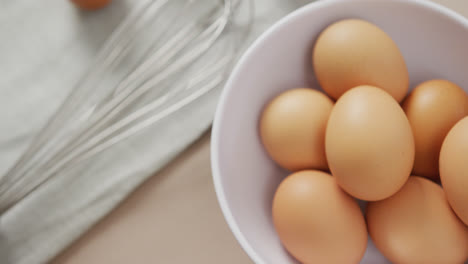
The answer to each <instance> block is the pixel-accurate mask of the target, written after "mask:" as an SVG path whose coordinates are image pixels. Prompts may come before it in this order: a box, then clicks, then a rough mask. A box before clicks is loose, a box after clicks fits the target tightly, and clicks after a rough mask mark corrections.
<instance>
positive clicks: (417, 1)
mask: <svg viewBox="0 0 468 264" xmlns="http://www.w3.org/2000/svg"><path fill="white" fill-rule="evenodd" d="M344 1H349V0H321V1H319V0H317V1H314V2H312V3H310V4H307V5H305V6H303V7H300V8H298V9H296V10H294V11H293V12H291V13H289V14H287V15H286V16H284V17H282V18H281V19H280V20H278V21H277V22H275V23H273V24H272V25H270V26H269V27H268V28H267V30H265V31H264V32H263V33H261V34H260V36H259V37H257V38H256V40H255V41H253V43H252V44H250V46H249V47H248V48H247V50H246V51H245V52H244V54H243V55H242V56H241V58H240V59H239V61H238V62H237V63H236V65H235V66H234V68H233V70H232V71H231V74H230V75H229V78H228V80H227V82H226V84H225V85H224V89H223V91H222V93H221V96H220V99H219V102H218V106H217V107H216V112H215V116H214V120H213V127H212V133H211V147H210V152H211V155H210V156H211V157H210V158H211V171H212V177H213V183H214V188H215V192H216V196H217V199H218V203H219V206H220V207H221V211H222V213H223V215H224V219H225V221H226V222H227V224H228V226H229V228H230V230H231V232H232V233H233V235H234V237H235V238H236V240H237V242H238V243H239V245H240V246H241V247H242V249H243V250H244V251H245V252H246V253H247V255H248V256H249V257H250V259H251V260H252V261H253V262H254V263H257V264H264V263H266V262H265V261H264V260H263V259H262V258H261V257H260V256H259V255H258V254H257V252H256V251H255V250H254V249H253V247H252V246H251V245H250V243H249V242H248V241H247V239H246V238H245V236H244V234H243V233H242V231H241V230H240V228H239V226H238V224H237V221H236V220H235V218H234V216H233V215H232V212H231V209H230V208H229V206H228V202H227V199H226V196H225V193H224V189H223V183H222V177H221V170H220V167H219V149H220V140H221V138H220V130H221V124H222V120H223V119H224V112H225V105H226V101H227V99H228V97H229V95H230V94H231V92H232V91H233V90H234V83H235V79H236V76H237V75H238V74H239V72H240V71H241V69H242V68H243V67H244V65H245V64H246V61H247V58H249V57H250V56H251V54H253V53H254V52H255V51H256V50H257V47H258V46H260V43H263V42H264V41H265V40H266V39H267V38H268V36H270V35H271V34H272V33H274V32H275V31H278V30H279V29H280V28H282V27H284V26H286V25H287V24H290V23H291V22H292V21H293V20H294V19H295V18H296V17H300V16H302V15H305V14H306V13H308V12H311V11H312V10H314V9H318V8H322V7H326V6H332V5H336V4H339V3H340V2H344ZM357 1H360V2H367V1H369V0H357ZM393 1H394V2H399V3H403V4H413V5H418V6H420V7H423V8H427V9H429V10H431V11H434V12H437V13H439V14H441V15H443V16H446V17H448V18H450V19H452V20H454V21H456V22H458V23H460V24H462V25H463V26H464V27H466V28H467V29H468V18H467V17H465V16H463V15H461V14H459V13H457V12H456V11H454V10H452V9H450V8H448V7H446V6H443V5H441V4H438V3H435V2H433V1H427V0H393Z"/></svg>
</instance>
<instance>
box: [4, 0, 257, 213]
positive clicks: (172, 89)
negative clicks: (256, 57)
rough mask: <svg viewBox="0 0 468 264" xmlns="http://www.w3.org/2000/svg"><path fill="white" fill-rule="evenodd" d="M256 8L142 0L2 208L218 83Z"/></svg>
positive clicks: (18, 169) (27, 158)
mask: <svg viewBox="0 0 468 264" xmlns="http://www.w3.org/2000/svg"><path fill="white" fill-rule="evenodd" d="M140 3H141V2H140ZM252 12H253V1H249V0H223V1H219V0H218V1H216V0H198V1H194V0H154V1H145V2H143V3H142V4H141V5H140V6H139V7H138V8H136V10H134V12H132V13H131V14H130V15H129V16H128V17H127V18H126V19H125V20H124V21H123V22H122V23H121V25H120V26H119V27H118V28H117V29H116V30H115V31H114V32H113V34H112V35H111V36H110V38H109V39H108V40H107V41H106V43H105V45H104V46H103V48H102V49H101V52H100V53H99V54H98V56H97V58H96V61H95V63H94V65H92V66H91V67H90V69H89V70H88V72H87V73H86V74H85V76H84V77H83V79H82V80H81V81H80V82H79V83H78V84H77V85H76V86H75V88H74V89H73V92H72V93H71V94H70V95H69V97H68V98H67V99H66V100H65V101H64V103H63V104H62V106H61V107H60V108H59V110H58V111H57V113H56V114H55V115H54V117H53V118H52V119H51V120H50V121H49V122H48V124H47V125H46V126H45V127H44V128H43V130H42V132H41V133H40V134H39V135H38V136H37V137H36V138H35V140H34V141H33V143H32V144H31V145H30V147H29V148H28V150H27V151H26V152H25V153H24V154H23V155H22V156H21V158H20V159H19V160H18V161H17V162H16V163H15V165H14V166H13V167H12V168H11V169H10V170H9V171H8V172H7V173H6V174H5V175H3V176H1V177H0V213H2V212H4V211H5V210H7V209H9V208H11V207H13V206H14V205H15V204H16V203H17V202H18V201H20V200H21V199H23V198H24V197H26V196H27V195H28V194H29V193H31V192H32V191H34V190H35V189H36V188H38V187H39V186H40V185H41V184H43V183H44V182H46V181H47V180H48V179H50V178H51V177H54V176H57V175H60V174H61V173H63V172H64V171H66V170H67V169H68V168H70V167H72V166H75V165H77V164H79V163H80V162H81V161H83V160H86V159H89V158H92V157H95V156H96V155H97V154H99V153H100V152H102V151H103V150H105V149H107V148H110V147H112V146H113V145H115V144H117V143H119V142H121V141H123V140H125V139H126V138H128V137H131V136H134V135H136V134H138V132H140V131H142V130H143V129H145V128H147V127H149V126H151V125H153V124H155V123H157V122H158V121H160V120H162V119H163V118H166V117H167V116H169V115H171V114H172V113H174V112H176V111H178V110H179V109H181V108H182V107H184V106H186V105H188V104H190V103H191V102H193V101H195V100H196V99H197V98H200V97H201V96H203V95H204V94H206V93H208V92H209V91H211V90H213V89H214V88H216V87H219V86H220V85H221V84H222V83H223V82H224V81H225V79H226V75H227V73H228V72H229V69H230V67H231V65H232V63H233V61H234V60H235V58H236V57H237V56H238V53H239V49H240V47H242V44H243V42H244V41H245V40H246V37H247V36H248V33H249V27H250V23H251V21H252V19H253V15H252ZM240 14H243V15H244V16H241V15H240Z"/></svg>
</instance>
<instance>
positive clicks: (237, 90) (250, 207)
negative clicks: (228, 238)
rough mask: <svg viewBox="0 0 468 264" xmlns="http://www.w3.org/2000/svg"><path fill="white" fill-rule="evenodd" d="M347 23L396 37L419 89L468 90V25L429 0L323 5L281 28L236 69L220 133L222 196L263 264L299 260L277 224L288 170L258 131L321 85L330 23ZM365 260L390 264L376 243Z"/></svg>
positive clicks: (215, 149)
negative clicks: (314, 55) (323, 35)
mask: <svg viewBox="0 0 468 264" xmlns="http://www.w3.org/2000/svg"><path fill="white" fill-rule="evenodd" d="M344 18H361V19H365V20H368V21H370V22H372V23H375V24H376V25H378V26H379V27H381V28H382V29H383V30H384V31H386V32H387V33H388V34H389V35H390V36H391V37H392V38H393V40H394V41H395V42H396V43H397V45H398V46H399V48H400V50H401V51H402V53H403V55H404V57H405V60H406V63H407V66H408V69H409V73H410V83H411V87H414V85H415V84H418V83H420V82H422V81H425V80H428V79H435V78H444V79H448V80H451V81H453V82H455V83H457V84H458V85H460V86H462V87H463V88H464V89H465V90H467V91H468V72H467V69H468V52H467V47H468V23H467V22H466V20H465V19H464V18H462V17H461V16H459V15H457V14H455V13H454V12H452V11H449V10H448V9H446V8H442V7H440V6H438V5H435V4H432V3H430V2H429V1H425V0H394V1H375V0H353V1H347V0H327V1H318V2H315V3H313V4H310V5H308V6H306V7H303V8H301V9H299V10H298V11H296V12H294V13H292V14H291V15H289V16H287V17H286V18H284V19H282V20H281V21H279V22H278V23H276V24H275V25H274V26H273V27H272V28H270V30H268V31H267V32H266V33H264V34H263V35H262V36H261V37H260V38H259V39H258V40H257V41H256V42H255V43H254V44H253V45H252V47H251V48H250V49H249V50H248V51H247V52H246V54H245V55H244V56H243V58H242V59H241V60H240V62H239V63H238V65H237V66H236V68H235V70H234V71H233V73H232V75H231V78H230V80H229V81H228V83H227V86H226V89H225V91H224V93H223V95H222V98H221V102H220V105H219V108H218V112H217V114H216V118H215V123H214V129H213V142H212V165H213V175H214V182H215V187H216V191H217V194H218V199H219V202H220V205H221V207H222V210H223V212H224V214H225V217H226V220H227V222H228V224H229V226H230V227H231V229H232V231H233V233H234V235H235V236H236V238H237V239H238V241H239V242H240V244H241V245H242V247H243V248H244V249H245V250H246V252H247V253H248V254H249V255H250V257H251V258H252V259H253V260H254V261H255V262H256V263H268V264H276V263H278V264H284V263H296V262H295V261H294V260H293V258H291V257H290V256H289V255H288V254H287V252H286V251H285V250H284V249H283V247H282V246H281V244H280V241H279V239H278V237H277V235H276V233H275V230H274V227H273V224H272V219H271V203H272V198H273V194H274V190H275V188H276V187H277V186H278V184H279V183H280V181H281V180H282V179H283V178H284V177H285V176H286V175H287V174H288V172H286V171H284V170H282V169H281V168H279V167H278V166H276V165H275V164H274V163H273V162H272V161H271V160H270V159H269V157H268V156H267V154H266V153H265V152H264V150H263V147H262V145H261V142H260V139H259V136H258V131H257V125H258V118H259V115H260V113H261V110H262V108H263V106H264V105H265V104H266V103H267V102H268V101H269V100H270V99H272V98H273V97H274V96H275V95H277V94H278V93H280V92H282V91H284V90H287V89H291V88H296V87H304V86H305V87H312V88H318V85H317V84H316V81H315V80H314V78H313V71H312V69H311V66H310V57H311V47H312V46H313V44H314V41H315V39H316V37H317V35H318V34H319V33H320V32H321V31H322V30H323V29H324V28H325V27H326V26H327V25H329V24H330V23H332V22H334V21H337V20H340V19H344ZM337 254H339V252H337ZM362 263H365V264H381V263H390V262H388V261H387V260H385V258H384V257H383V256H381V254H380V253H379V252H378V251H377V250H376V249H375V247H374V245H373V244H372V242H371V241H370V240H369V244H368V249H367V252H366V255H365V257H364V259H363V261H362Z"/></svg>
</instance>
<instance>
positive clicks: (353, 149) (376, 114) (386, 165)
mask: <svg viewBox="0 0 468 264" xmlns="http://www.w3.org/2000/svg"><path fill="white" fill-rule="evenodd" d="M325 151H326V156H327V160H328V165H329V167H330V170H331V172H332V174H333V176H335V177H336V180H337V182H338V184H339V185H340V186H341V187H342V188H343V189H344V190H345V191H346V192H348V193H349V194H351V195H352V196H354V197H356V198H359V199H362V200H366V201H376V200H381V199H385V198H387V197H389V196H391V195H392V194H394V193H396V192H397V191H398V190H399V189H400V188H401V187H402V186H403V184H404V183H405V182H406V180H407V179H408V177H409V175H410V173H411V169H412V166H413V161H414V140H413V134H412V132H411V127H410V124H409V122H408V119H407V118H406V116H405V113H404V112H403V109H401V107H400V105H399V104H398V103H397V102H396V101H395V100H394V99H393V98H392V97H391V96H390V95H389V94H388V93H386V92H385V91H383V90H382V89H379V88H376V87H373V86H358V87H356V88H353V89H351V90H349V91H348V92H346V93H345V94H344V95H343V96H341V97H340V99H339V100H338V101H337V102H336V104H335V107H334V108H333V110H332V112H331V114H330V118H329V121H328V126H327V129H326V137H325Z"/></svg>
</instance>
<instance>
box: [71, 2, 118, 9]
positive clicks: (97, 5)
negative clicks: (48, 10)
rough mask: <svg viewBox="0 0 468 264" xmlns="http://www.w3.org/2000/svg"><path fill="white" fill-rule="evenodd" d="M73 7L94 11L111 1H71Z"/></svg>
mask: <svg viewBox="0 0 468 264" xmlns="http://www.w3.org/2000/svg"><path fill="white" fill-rule="evenodd" d="M71 1H72V2H73V3H74V4H75V5H77V6H78V7H80V8H82V9H86V10H95V9H99V8H103V7H105V6H107V5H108V4H109V3H110V2H111V1H112V0H71Z"/></svg>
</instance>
